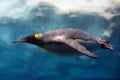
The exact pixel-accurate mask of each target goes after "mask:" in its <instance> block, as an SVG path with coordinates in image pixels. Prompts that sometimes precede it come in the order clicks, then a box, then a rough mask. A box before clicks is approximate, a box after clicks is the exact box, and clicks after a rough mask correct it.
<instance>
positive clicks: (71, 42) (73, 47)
mask: <svg viewBox="0 0 120 80" xmlns="http://www.w3.org/2000/svg"><path fill="white" fill-rule="evenodd" d="M18 42H25V43H30V44H34V45H36V46H38V47H40V48H41V49H43V50H45V51H47V52H49V53H53V54H57V55H61V56H80V55H86V56H89V57H91V58H98V55H96V54H94V53H93V52H94V51H96V50H98V49H108V50H114V49H113V46H112V45H111V44H110V41H107V40H104V39H101V38H100V37H96V36H95V35H92V34H90V33H88V32H86V31H83V30H80V29H74V28H64V29H56V30H52V31H48V32H44V33H40V34H39V33H36V34H32V35H29V36H27V37H25V38H22V39H20V40H15V41H13V43H18Z"/></svg>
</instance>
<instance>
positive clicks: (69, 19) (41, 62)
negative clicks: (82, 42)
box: [0, 0, 120, 80]
mask: <svg viewBox="0 0 120 80" xmlns="http://www.w3.org/2000/svg"><path fill="white" fill-rule="evenodd" d="M60 28H79V29H82V30H85V31H87V32H90V33H92V34H94V35H96V36H99V37H101V38H106V39H108V40H110V41H111V44H112V45H113V46H114V47H115V51H108V50H98V51H96V52H95V53H96V54H98V55H99V56H100V57H99V58H98V59H91V58H86V57H83V58H80V57H61V56H56V55H53V54H49V53H46V52H43V51H42V50H41V49H39V48H38V47H37V46H34V45H31V44H22V43H21V44H13V43H12V41H14V40H16V39H20V38H23V37H25V36H28V35H31V34H34V33H42V32H46V31H50V30H54V29H60ZM86 79H87V80H89V79H95V80H98V79H101V80H102V79H108V80H119V79H120V0H0V80H86Z"/></svg>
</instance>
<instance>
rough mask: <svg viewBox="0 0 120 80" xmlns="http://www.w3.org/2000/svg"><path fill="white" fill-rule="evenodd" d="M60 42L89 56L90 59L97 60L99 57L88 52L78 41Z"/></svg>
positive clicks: (67, 40)
mask: <svg viewBox="0 0 120 80" xmlns="http://www.w3.org/2000/svg"><path fill="white" fill-rule="evenodd" d="M59 42H62V43H64V44H66V45H68V46H70V47H71V48H73V49H75V50H77V51H78V52H80V53H82V54H84V55H87V56H89V57H92V58H97V57H98V56H97V55H96V54H94V53H92V52H90V51H88V50H87V49H86V48H85V47H84V46H82V45H81V44H79V43H78V42H77V41H76V40H72V39H65V40H61V41H59Z"/></svg>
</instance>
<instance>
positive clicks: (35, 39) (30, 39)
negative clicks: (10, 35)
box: [13, 34, 43, 46]
mask: <svg viewBox="0 0 120 80" xmlns="http://www.w3.org/2000/svg"><path fill="white" fill-rule="evenodd" d="M18 42H26V43H30V44H35V45H38V46H39V45H40V44H42V43H43V41H42V40H41V34H33V35H29V36H27V37H25V38H22V39H20V40H16V41H13V43H18Z"/></svg>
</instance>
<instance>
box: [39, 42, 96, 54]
mask: <svg viewBox="0 0 120 80" xmlns="http://www.w3.org/2000/svg"><path fill="white" fill-rule="evenodd" d="M81 44H82V45H84V46H85V47H86V48H87V49H88V50H89V51H95V50H97V49H98V46H97V45H96V44H91V43H88V42H86V43H83V42H82V43H81ZM41 48H42V49H43V50H45V51H47V52H50V53H53V54H57V55H61V56H79V55H82V53H80V52H78V51H77V50H75V49H73V48H71V47H69V46H67V45H65V44H62V43H58V44H49V45H48V44H46V45H43V46H41Z"/></svg>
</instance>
